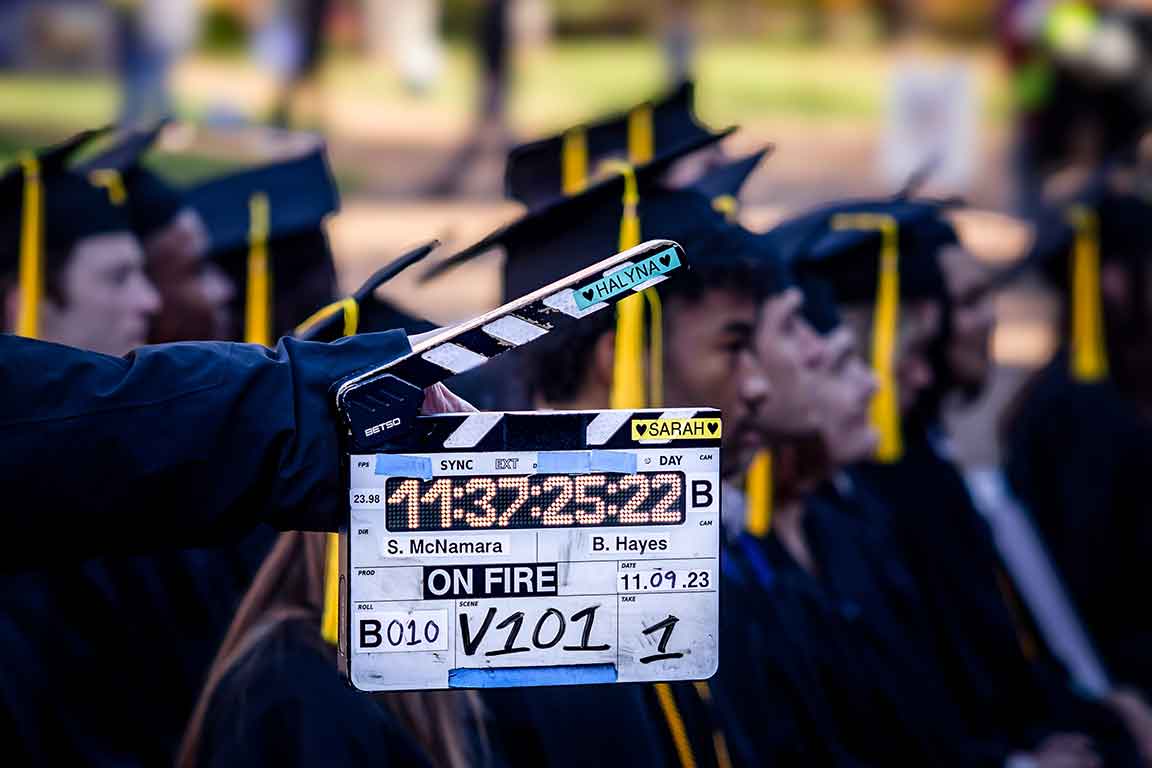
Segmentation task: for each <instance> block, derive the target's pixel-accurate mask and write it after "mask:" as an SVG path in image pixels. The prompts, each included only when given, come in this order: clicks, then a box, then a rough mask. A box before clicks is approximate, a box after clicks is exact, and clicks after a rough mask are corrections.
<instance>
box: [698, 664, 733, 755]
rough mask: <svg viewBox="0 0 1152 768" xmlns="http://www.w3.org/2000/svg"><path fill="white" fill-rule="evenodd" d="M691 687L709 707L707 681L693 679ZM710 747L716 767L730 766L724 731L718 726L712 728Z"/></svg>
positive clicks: (710, 697) (710, 693)
mask: <svg viewBox="0 0 1152 768" xmlns="http://www.w3.org/2000/svg"><path fill="white" fill-rule="evenodd" d="M692 687H693V688H695V689H696V693H697V695H698V696H700V698H701V699H702V700H703V701H704V703H705V704H707V705H708V707H709V708H711V707H712V689H711V688H710V687H709V686H708V681H707V680H696V681H693V683H692ZM712 749H713V750H714V751H715V752H716V768H732V756H731V755H730V754H728V740H727V739H725V738H724V731H722V730H720V729H719V728H713V729H712Z"/></svg>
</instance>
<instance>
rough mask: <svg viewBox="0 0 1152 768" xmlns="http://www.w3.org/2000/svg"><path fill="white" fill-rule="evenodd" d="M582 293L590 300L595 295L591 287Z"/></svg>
mask: <svg viewBox="0 0 1152 768" xmlns="http://www.w3.org/2000/svg"><path fill="white" fill-rule="evenodd" d="M582 295H583V296H584V298H585V299H587V300H588V301H592V296H593V293H592V289H591V288H589V289H588V290H586V291H583V292H582Z"/></svg>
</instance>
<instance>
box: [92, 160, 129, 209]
mask: <svg viewBox="0 0 1152 768" xmlns="http://www.w3.org/2000/svg"><path fill="white" fill-rule="evenodd" d="M88 182H89V183H90V184H92V186H94V187H100V188H101V189H103V190H104V191H106V192H107V193H108V199H109V200H110V201H111V202H112V205H124V203H125V202H126V201H127V200H128V191H127V190H126V189H125V187H124V177H123V176H121V175H120V171H117V170H115V169H112V168H98V169H96V170H95V171H92V172H91V173H89V174H88Z"/></svg>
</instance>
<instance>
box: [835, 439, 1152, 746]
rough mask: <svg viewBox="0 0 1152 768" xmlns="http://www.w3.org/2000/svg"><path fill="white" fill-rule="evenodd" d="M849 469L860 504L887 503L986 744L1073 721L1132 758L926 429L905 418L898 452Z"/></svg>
mask: <svg viewBox="0 0 1152 768" xmlns="http://www.w3.org/2000/svg"><path fill="white" fill-rule="evenodd" d="M852 477H853V479H854V481H855V490H854V493H853V496H855V497H857V498H856V504H857V505H858V506H862V507H865V508H866V507H869V506H874V505H875V504H876V503H877V501H879V503H881V504H882V505H884V506H885V507H887V512H886V513H883V514H882V517H883V519H884V520H885V521H886V525H887V526H888V527H889V529H890V532H891V537H892V539H891V543H892V545H894V546H895V548H896V550H897V551H896V552H895V553H894V554H895V556H896V557H898V559H899V561H900V562H901V563H902V564H903V565H904V566H906V567H907V569H908V572H909V573H910V575H911V577H912V579H913V581H914V582H915V585H916V587H917V590H918V592H919V595H920V601H919V606H920V608H919V615H920V617H921V619H922V620H923V622H924V623H925V624H926V625H927V627H928V629H929V631H930V639H931V641H932V646H933V650H934V652H935V658H936V660H937V665H936V668H937V669H938V670H939V671H940V673H941V674H942V675H943V677H944V681H945V684H946V685H947V687H948V688H949V690H950V691H951V692H952V693H953V695H954V697H955V699H956V702H957V704H958V706H959V708H960V712H961V713H962V715H963V717H964V719H965V721H966V722H967V723H968V724H969V729H970V732H971V733H972V734H974V735H975V736H976V737H977V738H979V739H981V740H983V742H984V743H985V744H996V743H999V744H1001V745H1005V746H1013V747H1015V748H1016V749H1028V748H1031V746H1033V745H1035V744H1036V743H1038V742H1039V741H1040V740H1041V739H1042V738H1043V737H1044V736H1045V735H1047V734H1050V733H1053V732H1056V731H1072V730H1075V731H1080V732H1084V733H1087V734H1089V735H1091V736H1092V737H1093V738H1094V740H1095V742H1096V745H1097V749H1098V750H1099V751H1100V752H1101V753H1102V754H1103V755H1104V757H1105V758H1106V759H1107V761H1108V763H1107V764H1108V765H1136V764H1138V762H1137V760H1138V758H1137V756H1136V748H1135V745H1134V743H1133V742H1132V740H1131V737H1130V735H1129V734H1128V733H1127V731H1126V730H1125V728H1124V727H1123V724H1122V723H1121V722H1120V721H1119V719H1118V718H1117V716H1116V715H1115V714H1114V713H1113V712H1111V710H1109V709H1108V708H1107V707H1106V706H1105V705H1103V704H1101V703H1099V702H1095V701H1092V700H1089V699H1086V698H1084V697H1083V696H1081V695H1080V694H1079V693H1078V692H1076V691H1075V690H1074V689H1073V688H1072V687H1071V685H1070V683H1069V679H1068V676H1067V672H1066V670H1064V669H1063V667H1062V666H1061V665H1060V664H1059V663H1058V661H1057V660H1056V659H1055V658H1054V657H1053V656H1052V655H1051V654H1050V653H1049V652H1048V651H1047V649H1046V648H1045V646H1044V645H1043V642H1042V638H1041V637H1040V635H1039V633H1038V632H1037V630H1036V629H1035V627H1034V626H1033V624H1032V622H1031V620H1030V618H1029V616H1028V615H1027V612H1026V609H1025V606H1024V605H1023V604H1022V602H1021V601H1019V599H1018V598H1015V597H1014V592H1013V591H1012V587H1011V582H1010V581H1009V580H1008V578H1007V575H1006V572H1005V571H1004V570H1003V568H1002V566H1001V562H1000V558H999V554H998V553H997V551H996V547H995V543H994V541H993V539H992V535H991V531H990V530H989V529H988V525H987V523H986V522H985V520H984V518H983V517H982V516H981V515H980V513H979V512H978V511H977V510H976V508H975V505H974V504H973V502H972V499H971V496H970V495H969V493H968V489H967V486H966V485H965V484H964V480H963V477H962V476H961V475H960V473H959V472H958V471H957V469H956V467H955V466H954V465H953V464H952V463H951V462H950V461H949V460H948V459H947V458H945V457H944V456H943V455H942V453H941V452H940V450H939V449H938V448H937V447H936V445H935V442H934V440H933V436H932V433H931V431H930V430H929V429H927V428H925V427H924V426H923V425H918V424H916V423H914V422H910V423H908V424H906V435H905V454H904V457H903V459H902V460H901V461H900V462H898V463H895V464H888V465H881V464H867V465H862V466H860V467H858V468H856V469H855V470H854V471H853V473H852ZM825 498H826V500H827V498H828V497H827V496H825ZM839 508H840V509H841V510H842V511H843V509H844V508H845V507H844V506H843V505H841V506H840V507H839ZM851 514H854V515H857V516H859V515H860V514H861V513H860V512H855V513H851ZM875 514H876V513H865V515H867V516H873V517H874V516H875ZM1010 600H1011V601H1012V603H1011V604H1010V602H1009V601H1010Z"/></svg>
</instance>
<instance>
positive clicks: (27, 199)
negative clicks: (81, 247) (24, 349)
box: [16, 152, 44, 339]
mask: <svg viewBox="0 0 1152 768" xmlns="http://www.w3.org/2000/svg"><path fill="white" fill-rule="evenodd" d="M20 167H21V169H22V171H23V173H24V200H23V202H22V207H21V209H20V314H19V315H18V316H17V318H16V334H17V335H18V336H24V337H25V338H29V339H35V338H39V335H40V297H41V296H43V295H44V186H43V183H42V180H41V178H40V159H39V158H38V157H36V155H34V154H32V153H31V152H29V153H26V154H24V155H22V156H21V157H20Z"/></svg>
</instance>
